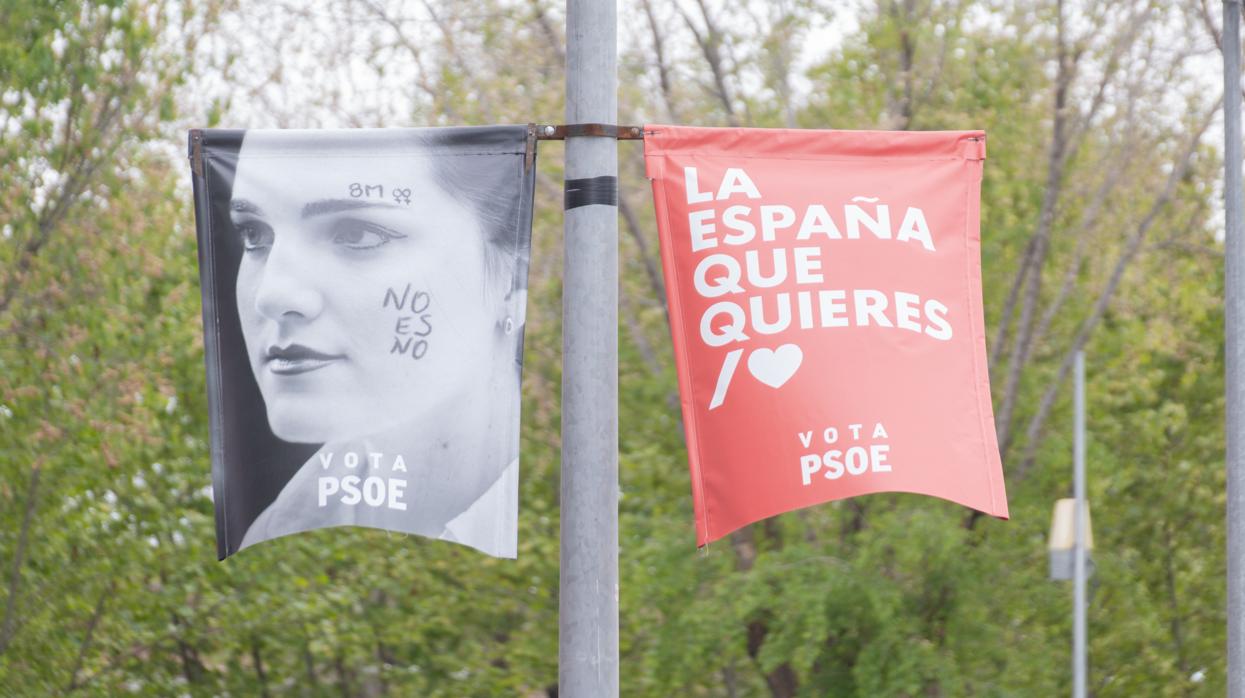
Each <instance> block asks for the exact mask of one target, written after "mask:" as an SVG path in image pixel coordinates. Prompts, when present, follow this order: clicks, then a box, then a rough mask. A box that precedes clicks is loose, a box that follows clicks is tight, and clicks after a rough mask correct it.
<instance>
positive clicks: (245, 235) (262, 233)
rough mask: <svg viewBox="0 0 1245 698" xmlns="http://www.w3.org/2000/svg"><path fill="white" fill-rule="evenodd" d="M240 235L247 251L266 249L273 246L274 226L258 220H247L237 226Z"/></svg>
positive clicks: (243, 247)
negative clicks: (271, 226)
mask: <svg viewBox="0 0 1245 698" xmlns="http://www.w3.org/2000/svg"><path fill="white" fill-rule="evenodd" d="M236 228H237V231H238V237H240V238H241V239H242V249H244V250H246V251H247V252H256V251H259V250H266V249H268V248H269V247H272V237H273V236H272V228H270V227H268V226H267V225H265V224H263V223H260V222H258V221H247V222H245V223H241V224H239V225H237V226H236Z"/></svg>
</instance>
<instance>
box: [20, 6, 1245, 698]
mask: <svg viewBox="0 0 1245 698" xmlns="http://www.w3.org/2000/svg"><path fill="white" fill-rule="evenodd" d="M0 20H3V21H0V65H3V66H5V68H4V70H3V71H0V156H2V157H0V159H2V161H3V163H4V167H3V168H2V169H0V192H3V193H2V194H0V231H2V237H0V337H3V341H2V342H0V604H2V605H0V613H3V616H2V617H0V686H4V687H5V688H4V689H3V691H2V692H4V693H5V694H6V695H9V694H11V695H18V696H26V695H29V696H41V695H52V694H62V693H65V694H72V693H81V694H86V695H117V694H125V693H133V694H140V695H183V694H184V695H205V696H206V695H285V694H291V695H359V696H380V695H426V696H462V695H524V696H536V695H555V694H556V681H557V667H556V658H557V612H558V603H557V585H558V562H557V561H558V542H557V534H558V502H557V497H558V469H559V464H558V449H559V434H558V429H559V423H560V419H561V415H560V400H559V395H560V379H561V376H560V347H561V327H560V321H561V313H560V305H559V300H560V295H561V281H560V278H561V275H560V266H561V237H560V235H561V232H560V231H561V215H560V206H559V203H560V201H561V186H560V184H559V180H560V179H561V169H562V168H561V161H560V156H561V148H560V146H559V145H557V144H555V143H543V144H542V147H541V154H540V162H539V168H540V169H539V176H538V187H537V211H536V223H535V232H534V250H533V257H532V270H531V273H532V278H531V283H530V300H529V305H530V309H529V312H528V336H527V349H526V369H525V372H524V378H525V384H524V396H523V410H524V426H523V433H522V462H523V480H522V484H521V491H520V498H521V513H520V549H519V559H518V560H517V561H514V562H510V561H499V560H492V559H487V558H484V557H483V556H480V555H478V554H475V553H472V552H470V551H468V550H466V549H462V548H459V547H457V546H450V545H445V544H442V543H437V542H434V541H426V540H423V539H418V538H412V537H401V536H395V535H389V534H385V533H383V532H379V531H367V530H355V529H336V530H328V531H318V532H315V533H310V534H302V535H298V536H293V537H287V538H283V539H278V540H276V541H272V542H269V543H265V544H263V545H262V546H259V547H256V548H254V549H251V550H247V551H245V552H243V553H242V554H240V555H238V556H236V557H234V558H231V559H230V560H228V561H227V562H224V563H217V562H216V561H215V559H214V545H213V540H212V536H213V531H214V528H213V523H212V503H211V493H210V487H209V483H210V478H209V468H210V464H209V455H208V451H207V433H208V424H207V409H206V398H205V394H204V385H203V365H204V364H203V342H202V326H201V321H200V319H199V318H200V302H199V289H198V273H197V267H196V261H195V260H196V251H195V241H194V233H193V218H192V211H191V207H190V197H189V193H188V187H187V182H188V168H187V167H186V165H185V162H184V160H181V159H180V154H181V152H182V151H181V147H182V145H181V144H182V143H183V142H184V141H183V139H184V130H182V129H184V128H185V126H186V125H187V124H188V123H194V124H195V125H204V124H209V125H215V124H217V123H220V124H225V125H229V126H237V127H263V126H287V127H320V126H372V125H382V124H383V125H418V124H470V123H493V122H496V123H506V122H511V123H513V122H528V121H536V122H543V123H558V122H561V121H562V120H563V119H562V113H563V110H562V101H561V95H562V84H563V75H562V70H563V63H564V61H565V55H564V48H563V47H564V38H563V35H562V32H563V29H562V20H563V9H562V6H561V4H560V3H556V2H553V0H470V1H465V2H433V1H432V0H426V1H425V2H421V3H410V2H399V1H397V0H392V1H388V0H332V1H331V2H324V3H297V4H296V3H289V2H259V1H258V0H244V1H240V2H231V3H222V4H216V3H209V4H203V3H185V4H183V3H179V2H172V1H171V0H167V1H163V2H161V1H158V0H148V1H137V0H135V1H132V2H122V1H121V0H115V1H111V2H108V1H99V2H88V1H86V0H80V1H77V2H69V1H63V2H49V3H20V2H4V3H3V4H0ZM1217 32H1218V30H1217V28H1216V26H1215V25H1214V21H1213V19H1211V18H1210V16H1209V13H1208V12H1206V11H1205V9H1204V7H1196V6H1188V4H1187V3H1178V2H1174V1H1171V0H1145V1H1143V2H1135V3H1116V2H1109V1H1107V0H1082V1H1078V2H1072V1H1071V0H876V1H875V2H864V1H863V0H862V2H860V3H858V4H857V5H855V6H853V7H852V8H851V9H850V10H849V9H845V8H843V7H842V6H841V5H840V4H839V3H829V2H824V1H822V0H781V1H777V2H770V3H714V2H709V0H683V1H682V2H678V1H676V0H640V2H639V3H635V4H634V6H633V7H631V8H630V9H629V10H628V11H626V12H623V13H622V26H621V30H620V46H621V47H622V48H621V53H620V56H619V58H620V63H619V65H620V105H621V109H620V112H621V113H620V117H619V118H620V121H621V122H622V123H643V122H645V121H663V120H669V121H675V122H680V123H688V124H702V125H728V124H734V125H742V126H769V127H782V126H787V127H801V128H872V129H878V128H887V129H955V128H984V129H986V131H987V132H988V134H989V160H988V162H987V164H986V168H985V181H984V185H983V206H982V210H983V226H982V227H983V231H982V232H983V267H984V284H985V306H986V311H987V325H988V326H987V332H988V336H989V338H990V346H989V349H990V354H991V358H990V362H991V375H992V379H993V381H992V382H993V387H994V391H995V395H994V398H995V408H996V415H997V418H998V422H997V426H998V429H999V432H1000V436H1001V437H1002V442H1003V445H1004V460H1005V467H1006V473H1007V476H1008V489H1009V493H1010V504H1011V511H1012V516H1013V518H1012V520H1011V521H1009V522H999V521H994V520H987V519H983V518H979V517H976V516H973V515H971V514H969V513H968V512H966V511H964V510H963V509H961V508H959V507H957V506H955V505H952V504H949V503H946V502H942V501H937V500H932V499H925V498H918V497H914V496H910V495H874V496H869V497H865V498H858V499H854V500H850V501H844V502H838V503H834V504H828V505H824V506H819V507H814V508H810V509H805V510H802V511H798V512H794V513H790V514H786V515H783V516H780V517H776V518H774V519H771V520H768V521H766V522H763V523H760V524H756V525H754V526H752V527H749V528H748V529H745V530H744V531H741V532H740V533H738V534H736V535H734V536H732V537H731V538H730V539H729V540H727V541H723V542H721V543H715V544H714V545H711V546H709V547H708V548H706V549H705V550H703V551H700V552H697V551H695V550H694V548H693V533H692V523H691V522H692V512H691V499H690V496H689V494H690V488H689V483H688V476H687V468H686V453H685V451H684V447H683V442H682V434H681V426H680V423H679V413H678V400H677V393H676V381H675V378H674V373H673V362H672V359H671V351H670V346H669V341H668V336H669V335H668V329H667V328H668V325H667V316H666V312H665V305H664V304H665V290H664V288H663V284H662V281H661V275H660V266H659V260H658V259H657V257H656V249H657V245H656V233H655V227H654V225H653V215H652V210H651V206H650V204H649V197H648V187H647V182H645V181H644V179H643V174H642V173H643V168H642V161H641V160H640V157H639V148H638V147H635V146H634V145H632V146H628V145H626V144H622V145H620V156H621V161H620V165H621V171H622V197H621V201H620V212H621V214H622V215H621V217H620V218H621V221H620V245H621V249H622V260H623V262H622V263H623V269H622V280H621V284H622V288H621V291H622V293H621V308H620V316H619V317H620V327H619V336H620V340H621V358H620V420H621V438H620V464H621V482H620V491H621V495H622V498H621V500H620V511H621V533H620V569H621V613H620V615H621V618H622V621H621V623H622V627H621V661H622V667H623V670H622V672H621V673H622V676H623V692H624V694H626V695H646V696H648V695H651V696H670V695H693V696H752V695H770V696H797V695H799V696H1011V695H1016V696H1028V695H1055V694H1058V693H1065V692H1067V691H1068V684H1069V682H1070V679H1069V676H1068V674H1069V672H1068V664H1069V657H1068V655H1069V645H1070V641H1069V639H1070V630H1071V628H1070V625H1071V624H1070V601H1071V599H1070V597H1071V592H1070V590H1069V589H1068V588H1067V587H1066V586H1063V585H1061V584H1059V583H1054V582H1050V581H1048V580H1047V579H1046V551H1045V536H1046V529H1047V526H1048V523H1049V512H1050V508H1051V503H1052V501H1053V500H1054V499H1056V498H1058V497H1060V496H1066V494H1067V492H1068V490H1069V487H1070V482H1069V481H1070V454H1071V440H1070V428H1069V427H1070V405H1069V397H1068V394H1067V392H1068V391H1067V374H1068V367H1069V365H1070V360H1071V356H1072V354H1073V353H1074V352H1075V351H1076V350H1077V349H1081V348H1084V349H1085V350H1086V351H1087V352H1088V356H1089V359H1088V364H1089V386H1088V392H1089V425H1090V432H1091V438H1090V448H1089V456H1090V457H1089V462H1090V468H1089V470H1090V496H1091V500H1092V502H1093V510H1094V524H1095V527H1096V530H1095V541H1096V544H1097V550H1096V551H1095V555H1094V559H1095V562H1096V565H1097V574H1096V576H1095V577H1094V587H1093V596H1092V606H1091V610H1090V639H1091V642H1090V657H1091V678H1092V685H1093V690H1094V692H1095V695H1100V696H1133V695H1172V696H1191V695H1219V694H1222V693H1223V691H1224V690H1225V676H1224V671H1225V667H1224V663H1223V651H1222V647H1223V644H1224V638H1225V632H1224V622H1225V618H1224V607H1225V604H1224V591H1223V584H1222V579H1223V575H1224V569H1225V561H1224V554H1223V549H1224V535H1225V532H1224V522H1223V515H1222V512H1223V506H1224V475H1223V468H1222V457H1223V428H1222V423H1223V398H1222V396H1223V380H1222V375H1223V352H1222V349H1221V347H1222V346H1223V309H1222V301H1221V299H1222V295H1223V276H1222V245H1221V242H1220V240H1219V232H1220V231H1219V228H1218V226H1217V224H1216V219H1217V215H1218V214H1217V212H1218V210H1219V209H1218V204H1217V201H1216V197H1217V196H1218V194H1217V193H1216V185H1217V172H1218V168H1219V160H1218V153H1217V148H1216V145H1215V144H1214V143H1212V142H1211V140H1210V138H1209V136H1208V134H1209V133H1211V131H1210V130H1208V125H1209V124H1210V123H1211V122H1212V120H1213V118H1214V113H1215V109H1216V108H1217V106H1218V103H1217V101H1216V98H1217V97H1218V93H1217V92H1215V91H1214V89H1213V85H1212V87H1211V89H1208V88H1207V85H1206V84H1205V82H1199V80H1200V79H1201V78H1199V75H1200V73H1199V71H1204V69H1205V66H1207V65H1211V66H1213V65H1215V63H1216V62H1217V60H1218V55H1217V53H1216V51H1217V49H1216V46H1217V45H1218V38H1217V36H1218V34H1217ZM838 36H841V37H842V38H841V40H838V41H836V42H832V43H831V44H830V45H827V44H826V42H827V41H829V40H830V39H831V38H832V37H838ZM1211 82H1212V83H1213V81H1211ZM1234 97H1235V96H1234ZM170 144H172V145H171V146H170ZM171 154H172V155H171Z"/></svg>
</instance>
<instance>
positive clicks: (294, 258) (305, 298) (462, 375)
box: [230, 135, 504, 443]
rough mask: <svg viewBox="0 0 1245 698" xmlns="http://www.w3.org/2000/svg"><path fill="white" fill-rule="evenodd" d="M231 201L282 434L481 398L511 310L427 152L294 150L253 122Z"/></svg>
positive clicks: (273, 422)
mask: <svg viewBox="0 0 1245 698" xmlns="http://www.w3.org/2000/svg"><path fill="white" fill-rule="evenodd" d="M230 208H231V211H230V215H231V217H232V219H233V223H234V228H235V230H236V231H237V235H238V236H239V240H240V242H241V246H242V248H243V252H242V261H241V264H240V266H239V269H238V282H237V300H238V315H239V318H240V320H241V323H242V332H243V335H244V337H245V340H246V347H247V354H248V356H249V358H250V362H251V368H252V370H253V371H254V373H255V378H256V381H257V382H258V383H259V388H260V391H261V392H262V393H263V396H264V402H265V404H266V407H267V410H268V421H269V425H270V426H271V428H272V430H273V432H274V433H275V434H276V435H277V436H278V437H280V438H282V439H285V440H287V441H293V442H305V443H316V442H325V441H331V440H335V439H342V438H351V437H356V436H363V435H367V434H372V433H377V432H380V431H383V430H385V429H387V428H391V427H393V426H396V425H399V424H407V423H411V422H412V421H418V420H420V419H421V418H424V417H427V416H430V415H442V416H443V417H446V418H451V419H452V418H453V416H452V412H451V413H449V414H447V413H446V409H447V407H448V406H449V405H450V404H452V403H453V401H454V400H455V398H458V399H459V400H462V399H464V398H465V399H468V400H470V399H472V398H471V397H470V396H471V395H472V390H473V388H476V389H478V387H479V385H480V380H481V376H487V375H488V373H489V366H491V365H492V364H491V362H492V359H491V358H490V357H491V356H492V354H493V352H494V351H495V350H496V347H495V346H494V344H495V342H496V337H497V332H499V330H498V328H499V327H500V323H501V322H503V320H504V319H503V318H502V317H501V316H502V314H503V313H502V310H501V303H500V302H499V301H498V300H496V299H497V298H498V297H499V294H496V293H490V292H488V291H486V285H487V284H488V283H489V279H487V278H486V272H485V250H484V245H485V242H484V236H483V231H482V229H481V225H480V223H479V221H478V219H477V217H476V216H475V215H474V213H473V212H472V211H471V210H470V209H469V208H468V207H467V206H465V205H464V204H462V203H461V202H459V201H458V200H456V199H454V198H452V197H451V196H450V195H448V194H447V193H446V192H445V191H444V190H443V189H442V188H441V186H440V185H439V184H438V182H437V181H436V180H435V177H434V171H433V169H432V165H431V163H430V161H429V160H428V159H427V157H425V156H421V155H419V154H417V153H412V152H410V151H409V150H408V151H407V152H406V153H405V154H402V153H381V154H377V155H374V156H361V155H339V154H334V153H333V152H328V153H326V154H325V155H324V156H323V157H321V158H319V159H316V158H313V157H306V156H300V157H289V156H288V155H287V156H285V157H282V155H281V154H279V153H276V152H273V151H270V150H267V149H266V148H265V143H264V142H263V141H259V142H256V140H255V139H254V138H252V137H251V135H248V137H247V139H246V140H244V142H243V147H242V151H241V153H240V155H239V159H238V169H237V175H236V179H235V181H234V188H233V199H232V201H231V205H230ZM485 390H486V391H487V388H485ZM475 399H481V396H477V397H476V398H475Z"/></svg>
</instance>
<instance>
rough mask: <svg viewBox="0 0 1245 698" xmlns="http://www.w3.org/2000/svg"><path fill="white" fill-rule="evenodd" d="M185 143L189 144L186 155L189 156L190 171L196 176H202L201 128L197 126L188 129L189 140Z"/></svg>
mask: <svg viewBox="0 0 1245 698" xmlns="http://www.w3.org/2000/svg"><path fill="white" fill-rule="evenodd" d="M187 145H188V146H189V151H190V152H188V153H187V155H189V156H190V171H191V172H193V173H194V174H195V175H196V176H198V177H202V176H203V130H202V129H197V128H192V129H190V142H189V143H188V144H187Z"/></svg>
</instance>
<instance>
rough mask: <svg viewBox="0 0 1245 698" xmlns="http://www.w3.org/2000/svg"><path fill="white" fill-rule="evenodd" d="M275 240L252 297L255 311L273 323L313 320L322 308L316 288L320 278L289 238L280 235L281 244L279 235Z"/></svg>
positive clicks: (295, 243) (321, 301)
mask: <svg viewBox="0 0 1245 698" xmlns="http://www.w3.org/2000/svg"><path fill="white" fill-rule="evenodd" d="M276 237H277V241H276V242H274V244H273V246H272V248H271V249H269V250H268V259H267V260H266V263H265V264H264V271H263V276H262V277H261V279H260V282H259V289H258V291H257V292H256V294H255V309H256V310H257V311H259V314H260V315H263V316H264V317H266V318H268V319H269V320H274V321H277V322H284V321H288V320H291V319H296V318H302V319H304V320H310V319H312V318H315V317H316V316H317V315H319V314H320V311H322V310H323V309H324V296H323V295H321V293H320V290H319V288H318V285H317V284H318V283H319V281H322V279H320V278H318V277H317V274H316V271H315V269H314V265H312V264H309V263H308V262H309V260H307V259H306V255H305V254H301V253H300V248H299V246H298V243H297V241H292V240H288V238H289V237H290V236H289V235H286V236H284V237H286V238H287V240H285V241H282V240H281V238H282V237H283V236H281V235H277V236H276Z"/></svg>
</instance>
